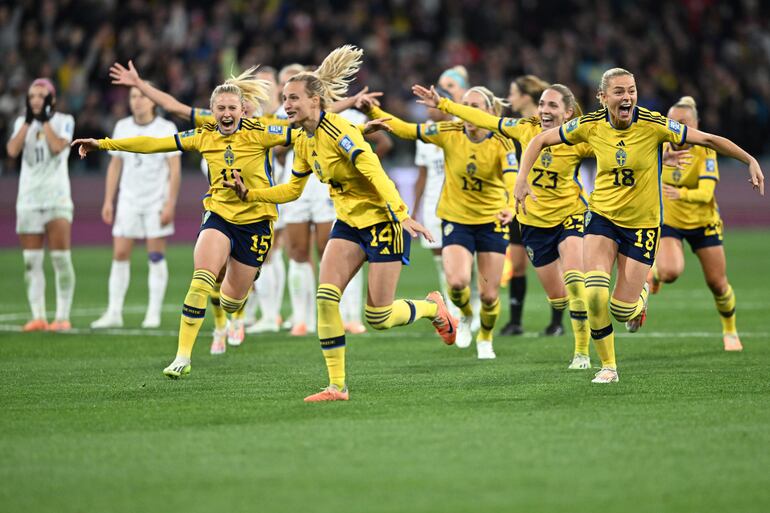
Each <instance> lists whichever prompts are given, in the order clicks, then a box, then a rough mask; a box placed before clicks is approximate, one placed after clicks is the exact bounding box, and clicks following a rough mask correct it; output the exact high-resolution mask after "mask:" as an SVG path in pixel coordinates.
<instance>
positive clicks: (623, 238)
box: [584, 211, 660, 265]
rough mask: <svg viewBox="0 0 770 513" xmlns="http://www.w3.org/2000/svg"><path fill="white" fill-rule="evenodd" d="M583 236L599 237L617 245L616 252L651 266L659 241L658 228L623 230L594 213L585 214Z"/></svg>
mask: <svg viewBox="0 0 770 513" xmlns="http://www.w3.org/2000/svg"><path fill="white" fill-rule="evenodd" d="M584 234H585V235H601V236H603V237H607V238H608V239H612V240H614V241H615V243H617V245H618V252H619V253H620V254H621V255H625V256H627V257H628V258H631V259H633V260H636V261H637V262H642V263H643V264H647V265H652V263H653V262H654V261H655V253H657V251H658V242H659V241H660V226H655V227H653V228H623V227H620V226H618V225H616V224H615V223H613V222H612V221H610V220H609V219H607V218H606V217H604V216H601V215H599V214H597V213H596V212H591V211H589V212H586V217H585V232H584Z"/></svg>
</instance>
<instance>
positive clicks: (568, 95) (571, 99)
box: [548, 84, 583, 119]
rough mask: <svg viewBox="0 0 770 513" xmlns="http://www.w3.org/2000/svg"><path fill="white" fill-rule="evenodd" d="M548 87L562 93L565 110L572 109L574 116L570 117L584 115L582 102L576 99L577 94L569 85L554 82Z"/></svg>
mask: <svg viewBox="0 0 770 513" xmlns="http://www.w3.org/2000/svg"><path fill="white" fill-rule="evenodd" d="M548 89H553V90H554V91H556V92H557V93H559V94H560V95H561V99H562V101H563V102H564V109H565V110H570V109H572V116H571V117H570V118H569V119H572V118H579V117H580V116H582V115H583V109H581V108H580V104H579V103H578V102H577V100H576V99H575V95H574V94H573V93H572V90H571V89H570V88H569V87H567V86H565V85H564V84H552V85H550V86H548Z"/></svg>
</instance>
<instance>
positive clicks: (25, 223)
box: [6, 78, 75, 331]
mask: <svg viewBox="0 0 770 513" xmlns="http://www.w3.org/2000/svg"><path fill="white" fill-rule="evenodd" d="M55 106H56V88H55V87H54V85H53V83H52V82H51V81H50V80H49V79H47V78H37V79H35V80H34V81H33V82H32V84H31V85H30V86H29V90H28V91H27V101H26V110H25V113H24V116H20V117H18V118H17V119H16V122H15V123H14V126H13V133H12V135H11V138H10V139H9V141H8V144H7V146H6V150H7V151H8V156H10V157H11V158H15V157H18V156H19V155H21V157H22V158H21V176H20V178H19V191H18V195H17V198H16V233H17V234H18V235H19V242H20V243H21V248H22V254H23V257H24V267H25V271H24V280H25V282H26V285H27V300H28V301H29V306H30V309H31V311H32V319H31V320H30V321H29V322H27V323H26V324H25V325H24V328H23V329H24V331H41V330H50V331H66V330H69V329H71V324H70V310H71V308H72V298H73V296H74V293H75V269H74V267H73V266H72V256H71V253H70V245H71V233H72V215H73V210H74V207H73V204H72V197H71V194H70V181H69V167H68V165H67V159H68V157H69V154H70V145H69V143H70V141H71V140H72V133H73V131H74V129H75V120H74V118H73V117H72V116H71V115H69V114H63V113H61V112H56V111H55ZM46 245H47V246H48V250H49V251H50V254H51V261H52V263H53V269H54V275H55V278H56V314H55V318H54V320H53V322H51V323H50V324H49V323H48V321H47V319H46V308H45V272H44V269H43V261H44V258H45V252H44V249H43V248H44V247H45V246H46Z"/></svg>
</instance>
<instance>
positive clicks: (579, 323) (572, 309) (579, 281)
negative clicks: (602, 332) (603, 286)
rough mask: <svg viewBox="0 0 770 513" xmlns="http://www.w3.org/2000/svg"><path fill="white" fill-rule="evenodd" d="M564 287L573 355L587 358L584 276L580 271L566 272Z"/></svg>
mask: <svg viewBox="0 0 770 513" xmlns="http://www.w3.org/2000/svg"><path fill="white" fill-rule="evenodd" d="M564 286H565V288H566V289H567V297H568V298H569V317H570V322H571V323H572V334H573V335H574V336H575V354H582V355H585V356H588V337H589V333H590V332H589V331H588V330H589V326H588V310H587V307H586V287H585V276H584V275H583V273H582V272H580V271H574V270H572V271H566V272H565V273H564Z"/></svg>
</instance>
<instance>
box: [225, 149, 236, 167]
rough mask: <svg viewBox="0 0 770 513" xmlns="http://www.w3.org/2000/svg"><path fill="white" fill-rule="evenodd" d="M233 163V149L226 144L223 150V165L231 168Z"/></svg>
mask: <svg viewBox="0 0 770 513" xmlns="http://www.w3.org/2000/svg"><path fill="white" fill-rule="evenodd" d="M233 162H235V153H233V149H232V148H231V147H230V145H229V144H228V145H227V148H225V164H227V165H228V166H232V165H233Z"/></svg>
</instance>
